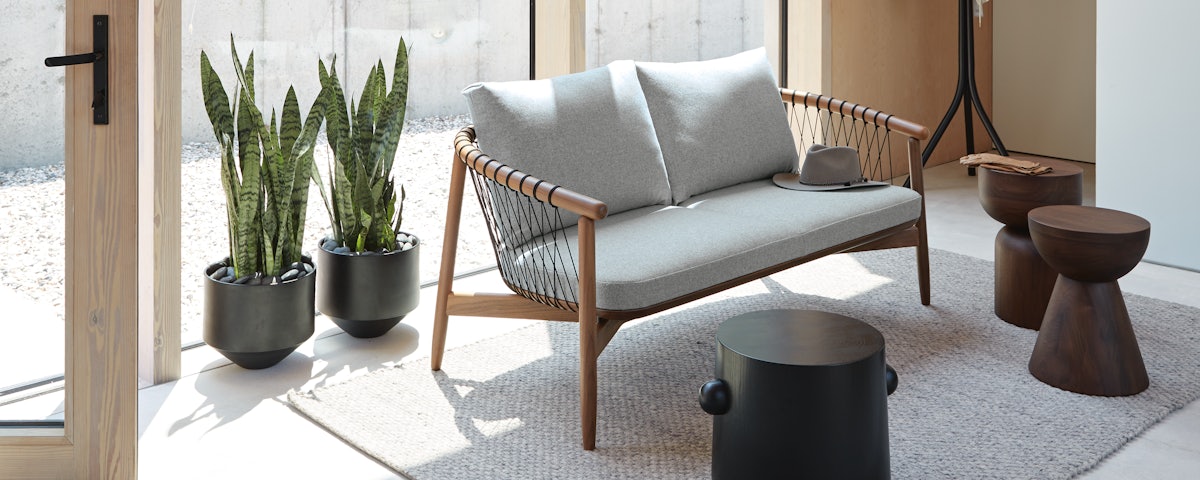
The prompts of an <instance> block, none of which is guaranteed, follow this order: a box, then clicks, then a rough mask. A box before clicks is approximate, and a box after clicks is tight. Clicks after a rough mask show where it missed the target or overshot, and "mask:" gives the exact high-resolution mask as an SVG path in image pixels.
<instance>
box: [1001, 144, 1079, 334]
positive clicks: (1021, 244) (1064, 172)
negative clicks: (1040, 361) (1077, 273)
mask: <svg viewBox="0 0 1200 480" xmlns="http://www.w3.org/2000/svg"><path fill="white" fill-rule="evenodd" d="M1038 161H1039V162H1040V163H1042V164H1043V165H1046V166H1049V167H1051V168H1053V169H1054V171H1052V172H1050V173H1046V174H1042V175H1023V174H1020V173H1013V172H1004V171H997V170H990V169H987V168H981V169H979V203H980V204H981V205H983V210H984V211H986V212H987V214H988V215H990V216H991V217H992V218H994V219H996V221H998V222H1000V223H1003V224H1004V228H1001V229H1000V231H999V232H997V233H996V267H995V268H996V273H995V275H996V282H995V312H996V316H997V317H1000V319H1001V320H1004V321H1006V322H1008V323H1011V324H1013V325H1016V326H1018V327H1022V328H1029V329H1033V330H1037V329H1038V328H1040V327H1041V325H1042V317H1043V316H1044V315H1045V313H1046V302H1048V301H1050V291H1051V290H1054V279H1055V278H1057V277H1058V273H1057V272H1055V271H1054V270H1053V269H1051V268H1050V266H1049V265H1047V264H1046V262H1045V261H1043V260H1042V257H1041V256H1039V255H1038V252H1037V249H1035V248H1034V246H1033V241H1032V240H1030V238H1029V223H1028V222H1027V221H1026V219H1025V215H1026V214H1028V213H1029V211H1030V210H1033V209H1035V208H1038V207H1044V206H1046V205H1079V204H1081V203H1083V169H1081V168H1079V167H1077V166H1075V165H1074V163H1073V162H1067V161H1062V160H1052V159H1038Z"/></svg>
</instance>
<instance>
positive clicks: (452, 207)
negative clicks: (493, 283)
mask: <svg viewBox="0 0 1200 480" xmlns="http://www.w3.org/2000/svg"><path fill="white" fill-rule="evenodd" d="M466 176H467V167H466V165H464V164H463V162H461V161H459V159H458V158H457V157H455V158H454V160H453V163H452V164H451V165H450V200H449V203H448V204H447V205H446V235H445V237H444V238H443V239H442V269H441V272H439V273H438V291H437V301H436V306H435V307H434V312H433V342H432V346H431V347H432V349H433V351H432V352H431V354H430V356H429V363H430V366H431V367H432V368H433V369H434V370H441V369H442V353H443V352H444V351H445V350H446V328H447V327H448V324H449V321H450V318H449V312H448V311H447V310H446V307H447V303H448V302H449V300H450V294H451V292H452V291H453V288H454V257H455V255H456V253H457V250H458V227H459V224H460V223H462V222H461V220H462V204H463V185H464V184H465V183H466Z"/></svg>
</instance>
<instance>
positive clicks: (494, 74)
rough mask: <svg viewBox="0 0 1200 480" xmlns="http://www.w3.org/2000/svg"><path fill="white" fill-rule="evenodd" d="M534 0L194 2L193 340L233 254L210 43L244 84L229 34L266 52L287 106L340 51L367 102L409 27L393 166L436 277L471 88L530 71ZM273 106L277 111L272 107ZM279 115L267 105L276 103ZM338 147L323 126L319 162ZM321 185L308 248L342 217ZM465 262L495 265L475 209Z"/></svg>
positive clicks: (274, 93)
mask: <svg viewBox="0 0 1200 480" xmlns="http://www.w3.org/2000/svg"><path fill="white" fill-rule="evenodd" d="M529 8H530V2H528V1H523V0H473V1H466V2H446V1H438V0H400V1H397V0H315V1H310V2H302V3H297V2H290V1H282V0H254V1H249V0H215V1H207V0H183V2H182V12H181V17H182V26H183V29H182V32H183V33H182V39H181V52H180V58H181V59H182V67H183V77H182V87H181V88H182V100H183V104H182V137H183V138H182V141H183V154H182V157H183V158H182V159H181V162H182V166H181V167H182V168H181V177H182V195H181V197H182V206H181V207H182V216H183V219H182V247H181V248H182V258H181V265H180V268H181V269H182V273H181V275H182V279H181V283H182V289H183V291H182V295H181V296H182V301H183V309H182V322H183V325H182V337H183V344H184V345H188V344H194V343H195V342H198V341H200V340H201V334H202V328H203V326H202V323H201V318H202V308H203V306H202V305H203V289H202V282H201V277H200V275H201V274H202V273H201V272H202V270H203V269H204V267H205V266H207V265H208V264H209V263H212V262H215V261H217V260H220V259H221V258H223V257H224V256H225V255H227V254H228V253H227V241H228V240H227V238H226V237H227V234H226V233H225V218H224V211H225V210H224V194H223V192H222V191H221V187H220V183H219V156H220V152H219V151H218V149H217V146H216V142H215V139H214V137H213V133H212V127H211V126H210V124H209V121H208V118H207V116H206V113H205V111H204V105H203V101H202V98H201V95H200V90H199V88H200V80H199V77H200V74H199V64H200V60H199V59H200V51H201V50H203V51H205V52H206V53H207V54H208V57H209V59H210V61H211V62H212V64H213V67H214V69H215V70H216V71H217V73H218V74H219V75H220V77H221V79H222V80H223V81H224V82H225V85H226V89H227V90H228V89H232V88H233V80H234V71H233V63H232V62H233V61H232V59H231V57H230V51H229V42H230V35H231V34H232V35H233V37H234V40H235V42H236V43H237V49H238V53H239V54H240V55H241V56H242V59H241V60H242V61H243V62H244V61H246V58H247V57H248V56H249V54H250V52H251V51H253V52H254V59H255V76H256V78H257V88H256V89H255V94H256V96H257V97H258V98H257V99H256V101H257V102H258V105H259V106H260V108H264V109H270V108H274V109H275V110H276V111H278V110H280V109H281V108H282V105H283V99H284V95H285V94H286V92H287V88H288V86H289V85H292V86H294V87H295V89H296V94H297V97H298V99H299V102H300V104H301V107H302V109H303V110H305V111H307V110H308V108H309V106H310V105H311V104H312V102H313V100H314V99H315V98H316V95H317V93H318V92H319V90H320V85H319V81H318V76H317V61H318V60H322V61H324V62H325V64H326V66H329V65H330V64H332V63H333V62H334V59H335V58H336V63H337V70H338V76H339V77H340V78H341V79H342V83H343V85H345V86H346V90H347V91H346V97H347V99H348V100H349V99H354V100H355V101H356V102H357V100H358V98H359V95H360V94H361V92H362V87H363V84H364V82H365V80H366V76H367V72H368V71H369V70H370V69H371V67H372V66H374V65H376V64H377V62H380V61H382V63H383V65H384V67H385V69H386V70H387V72H388V75H389V82H390V75H391V71H392V65H393V60H394V58H395V55H396V48H397V45H398V44H399V41H400V39H401V37H403V38H404V40H405V42H406V43H407V45H408V48H409V93H408V108H407V115H406V126H405V128H404V132H403V133H402V135H401V137H400V146H399V149H398V151H397V156H396V160H395V166H394V170H393V171H394V175H395V178H396V182H397V183H398V184H403V185H404V191H405V193H406V200H405V202H404V221H403V225H402V230H405V231H408V232H410V233H413V234H415V235H417V236H418V237H419V238H420V240H421V261H420V263H421V266H420V271H421V274H420V276H421V279H422V281H423V282H431V281H434V280H436V279H437V272H438V269H439V267H440V262H441V248H442V235H443V231H444V228H445V225H444V218H445V210H446V202H447V188H448V186H449V183H450V179H449V177H450V162H451V159H452V156H453V146H452V142H453V138H454V134H455V133H456V132H457V131H458V129H460V128H462V127H463V126H466V125H468V124H470V118H469V116H468V114H467V113H468V112H467V105H466V102H465V101H464V100H463V97H462V95H461V91H462V89H463V88H464V87H466V86H467V85H469V84H471V83H474V82H478V81H506V80H524V79H528V78H529V70H530V67H529V61H530V59H529V51H530V36H529V32H530V25H529V18H530V14H529ZM264 111H267V110H264ZM268 115H269V113H268ZM329 158H330V149H329V146H328V142H327V141H326V139H325V134H324V133H321V134H320V135H319V138H318V146H317V150H316V163H317V164H318V165H319V166H320V167H322V168H325V167H326V166H327V165H328V161H329ZM312 188H313V191H311V192H310V194H309V205H308V210H307V218H306V220H307V222H306V227H305V240H304V250H305V251H307V252H310V253H313V252H315V250H316V248H317V243H318V242H319V241H320V239H321V238H322V237H324V236H325V235H326V234H327V233H328V232H329V228H330V227H329V225H330V220H329V217H328V215H327V213H326V211H325V207H324V206H323V205H322V204H321V197H320V195H319V194H318V193H317V192H316V191H315V188H316V187H315V186H313V187H312ZM465 210H466V211H467V212H469V213H470V214H471V215H473V216H470V217H468V218H465V219H464V220H463V227H462V232H461V233H460V237H461V238H462V242H463V243H462V244H460V246H459V253H458V260H457V262H456V269H457V270H458V271H460V272H466V271H469V270H472V269H477V268H479V267H484V266H490V265H493V264H494V257H493V254H492V253H491V250H490V242H489V241H488V239H487V231H486V230H485V229H484V228H483V222H482V220H480V219H479V218H478V213H477V210H478V208H468V209H465Z"/></svg>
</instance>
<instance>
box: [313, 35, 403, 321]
mask: <svg viewBox="0 0 1200 480" xmlns="http://www.w3.org/2000/svg"><path fill="white" fill-rule="evenodd" d="M318 66H319V72H320V79H321V97H322V100H321V102H320V103H322V104H324V105H325V106H326V107H327V109H326V117H325V121H326V127H325V135H326V138H327V139H328V140H329V146H330V148H331V149H332V150H333V160H332V162H331V164H330V165H329V168H328V171H329V175H330V178H329V189H328V193H326V189H325V184H324V182H323V181H322V179H321V174H320V170H319V169H318V168H317V167H316V165H312V166H311V175H312V179H313V181H314V182H315V183H316V184H317V187H318V191H320V192H321V199H322V200H323V203H324V205H325V210H326V212H327V213H328V214H329V222H330V225H331V227H332V232H331V233H330V235H329V236H328V237H326V238H325V239H324V240H323V241H321V243H320V245H318V246H317V248H318V250H317V255H318V260H317V263H318V264H319V265H320V266H321V274H320V275H319V276H318V277H317V306H318V308H319V309H320V311H321V313H322V314H324V315H325V316H327V317H329V318H330V319H331V320H333V322H334V323H336V324H337V326H339V327H341V328H342V330H345V331H346V333H349V334H350V335H352V336H354V337H358V338H374V337H378V336H380V335H383V334H384V333H387V331H388V330H390V329H391V328H392V327H394V326H396V324H397V323H399V322H400V321H401V320H402V319H404V316H405V315H407V314H408V313H409V312H411V311H413V309H415V308H417V303H418V302H419V300H420V261H419V260H420V241H419V240H418V238H417V236H416V235H412V234H409V233H405V232H403V231H401V230H400V225H401V223H402V222H403V220H404V197H405V194H404V186H403V185H401V186H400V187H399V189H397V188H396V182H395V180H394V179H393V178H392V165H393V163H394V162H395V160H396V150H397V148H398V146H399V143H400V134H401V132H402V131H403V130H404V113H405V109H406V108H407V105H408V49H407V47H406V46H405V43H404V39H403V38H401V39H400V45H399V46H398V47H397V48H396V58H395V62H394V68H393V70H392V88H391V90H390V91H389V90H388V84H387V74H386V71H385V69H384V66H383V61H382V60H379V61H377V64H376V65H375V66H373V67H372V68H371V71H370V73H369V74H368V75H367V81H366V84H365V85H364V86H363V89H362V95H361V97H360V98H359V100H358V103H357V104H355V103H354V101H353V100H351V101H350V103H349V104H348V105H347V103H346V97H345V94H344V93H343V89H342V85H341V82H340V81H339V80H338V75H337V59H336V58H335V59H334V60H333V62H332V63H331V65H330V68H329V70H328V71H326V69H325V63H324V62H318ZM347 108H349V111H347ZM397 190H398V191H397ZM397 193H398V195H397Z"/></svg>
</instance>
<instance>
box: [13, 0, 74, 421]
mask: <svg viewBox="0 0 1200 480" xmlns="http://www.w3.org/2000/svg"><path fill="white" fill-rule="evenodd" d="M0 3H7V4H8V5H7V6H8V7H9V8H7V9H6V10H7V11H13V10H14V9H16V11H19V12H21V13H20V14H19V16H18V17H17V18H12V17H10V18H9V19H7V20H5V21H4V22H5V28H3V29H0V43H2V44H3V45H9V46H12V47H14V48H6V49H5V50H6V53H5V55H3V56H4V57H8V58H7V59H6V60H4V61H3V62H4V63H5V64H6V65H5V66H4V69H3V71H4V73H3V75H5V76H6V77H7V79H6V82H5V83H6V84H7V87H6V90H7V92H8V93H7V94H4V95H0V111H3V112H4V115H2V116H0V132H3V134H0V135H2V136H3V137H4V138H3V140H2V141H0V224H2V225H4V227H3V228H0V305H3V306H4V311H3V312H2V313H0V421H10V422H11V421H16V420H21V421H46V420H50V421H54V420H57V421H61V420H62V418H63V385H64V383H63V372H65V371H66V370H65V368H64V363H63V361H64V359H65V358H66V354H65V350H64V346H65V342H66V333H65V330H64V325H65V324H64V314H65V298H66V295H65V290H64V284H63V280H64V276H65V275H64V271H63V260H64V257H65V250H64V244H63V243H64V235H65V233H66V220H65V217H64V214H65V212H66V203H65V198H64V195H63V193H64V192H63V189H64V185H65V182H64V173H65V169H64V162H63V156H64V152H65V150H64V148H63V138H64V136H63V112H64V110H63V100H64V98H65V92H66V87H65V84H64V81H65V73H66V72H65V71H64V69H62V68H53V69H52V68H47V67H46V66H45V65H43V63H42V60H43V58H45V57H47V56H52V55H61V54H62V52H63V51H64V48H65V44H64V42H65V39H66V18H65V17H64V15H63V11H62V6H63V2H61V1H59V2H57V5H56V4H55V3H56V2H45V3H41V2H38V3H34V4H28V5H22V6H20V7H18V4H23V3H24V2H18V1H16V0H3V1H2V2H0ZM22 17H23V18H22Z"/></svg>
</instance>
